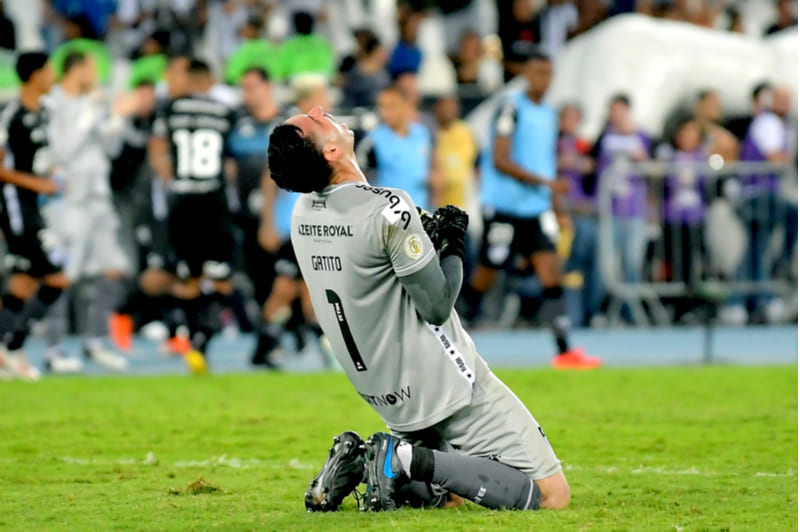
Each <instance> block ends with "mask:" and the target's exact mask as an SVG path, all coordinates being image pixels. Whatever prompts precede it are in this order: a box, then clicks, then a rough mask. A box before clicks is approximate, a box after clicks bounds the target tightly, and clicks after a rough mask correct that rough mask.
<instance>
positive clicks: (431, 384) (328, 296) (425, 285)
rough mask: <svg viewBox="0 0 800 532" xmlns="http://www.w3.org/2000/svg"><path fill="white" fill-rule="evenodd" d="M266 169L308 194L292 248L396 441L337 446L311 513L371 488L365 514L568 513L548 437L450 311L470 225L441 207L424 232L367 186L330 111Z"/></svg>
mask: <svg viewBox="0 0 800 532" xmlns="http://www.w3.org/2000/svg"><path fill="white" fill-rule="evenodd" d="M268 155H269V169H270V173H271V176H272V179H274V180H275V182H276V183H277V185H278V186H279V187H281V188H283V189H286V190H290V191H296V192H302V193H305V194H304V195H303V196H302V197H301V198H300V199H299V200H298V201H297V204H296V206H295V209H294V213H293V216H292V226H291V238H292V244H293V245H294V249H295V252H296V254H297V260H298V263H299V265H300V270H301V271H302V273H303V278H304V279H305V280H306V282H307V284H308V289H309V292H310V294H311V300H312V303H313V306H314V310H315V312H316V314H317V316H318V318H319V323H320V326H321V327H322V329H323V331H324V332H325V334H326V336H327V337H328V338H329V340H330V342H331V345H332V347H333V350H334V352H335V353H336V356H337V358H338V360H339V362H340V363H341V365H342V367H343V368H344V371H345V372H346V374H347V376H348V377H349V379H350V381H351V382H352V384H353V386H355V388H356V390H357V391H358V393H359V395H361V397H362V398H363V399H364V400H365V401H367V403H369V405H370V406H371V407H373V408H374V409H375V411H376V412H377V413H378V414H379V415H380V416H381V418H383V420H384V421H385V422H386V424H387V425H388V427H389V429H390V430H391V434H384V433H376V434H373V435H372V436H371V437H370V438H369V440H368V441H367V442H366V444H365V443H364V442H363V441H362V440H361V438H360V437H358V435H357V434H355V433H353V432H347V433H344V434H341V435H340V436H338V437H337V438H336V439H335V443H334V446H333V448H332V449H331V452H330V455H329V457H328V461H327V462H326V464H325V466H324V467H323V469H322V471H320V473H319V474H318V475H317V477H316V478H315V479H314V481H313V482H312V485H311V489H309V492H308V493H307V494H306V506H307V507H308V508H309V510H336V509H337V508H338V506H339V504H340V503H341V501H342V499H343V498H344V497H345V496H346V495H347V494H348V493H350V492H351V491H353V490H354V489H355V488H356V487H357V486H358V484H359V483H360V482H361V481H362V477H363V479H365V480H366V482H367V492H366V498H365V502H364V505H365V508H366V509H368V510H388V509H395V508H397V507H399V506H401V505H404V504H414V505H429V506H437V505H442V503H443V501H444V497H443V496H442V493H443V492H449V493H452V494H455V495H458V496H459V497H462V498H464V499H468V500H471V501H473V502H476V503H478V504H480V505H482V506H486V507H488V508H493V509H501V508H506V509H520V510H525V509H529V510H534V509H538V508H564V507H566V506H567V505H568V504H569V500H570V491H569V486H568V484H567V480H566V478H565V477H564V473H563V472H562V471H561V464H560V462H559V460H558V459H557V458H556V456H555V454H554V452H553V449H552V447H551V446H550V443H549V442H548V440H547V438H546V437H545V435H544V431H542V429H541V427H540V426H539V424H538V423H537V422H536V420H535V419H534V418H533V416H532V415H531V413H530V412H529V411H528V410H527V409H526V408H525V406H524V405H523V404H522V402H521V401H520V400H519V399H518V398H517V397H516V396H515V395H514V394H513V393H512V392H511V390H509V389H508V388H507V387H506V386H505V385H504V384H503V383H502V382H501V381H500V380H499V379H498V378H497V377H496V376H495V375H494V374H493V373H492V372H491V370H489V368H488V366H487V365H486V363H485V362H484V361H483V359H481V357H480V356H479V355H478V353H477V352H476V350H475V346H474V344H473V343H472V340H471V339H470V337H469V335H468V334H467V333H466V332H465V331H464V329H463V328H462V327H461V323H460V321H459V319H458V316H457V314H456V313H455V312H454V311H453V303H454V302H455V299H456V296H457V295H458V291H459V289H460V286H461V281H462V261H463V258H464V238H465V233H466V229H467V215H466V213H464V212H463V211H461V210H459V209H457V208H455V207H446V208H444V209H440V210H438V211H437V212H436V213H435V215H434V216H433V217H430V216H429V215H423V217H424V218H425V220H424V222H423V220H422V219H421V218H420V215H419V214H418V212H417V210H416V208H415V207H414V205H413V203H412V202H411V200H410V198H409V197H408V195H407V194H406V193H405V192H403V191H401V190H397V189H390V188H376V187H372V186H370V185H368V184H367V181H366V179H365V178H364V174H363V173H362V172H361V169H360V168H359V167H358V164H357V163H356V158H355V156H354V153H353V133H352V132H351V131H350V130H349V129H348V128H347V127H346V126H344V125H343V124H341V123H339V122H337V121H336V120H335V119H334V118H333V117H332V116H330V115H328V114H326V113H323V111H322V109H321V108H315V109H313V110H312V111H311V112H309V113H308V114H303V115H296V116H293V117H291V118H290V119H288V120H287V121H286V122H285V123H284V124H282V125H280V126H278V127H276V128H275V130H274V131H273V132H272V134H271V136H270V142H269V154H268ZM423 223H424V225H423ZM426 229H427V232H426ZM429 233H430V234H429Z"/></svg>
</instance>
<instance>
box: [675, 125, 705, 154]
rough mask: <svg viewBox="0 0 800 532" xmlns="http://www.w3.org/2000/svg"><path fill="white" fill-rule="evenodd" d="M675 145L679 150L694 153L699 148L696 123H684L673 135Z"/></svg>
mask: <svg viewBox="0 0 800 532" xmlns="http://www.w3.org/2000/svg"><path fill="white" fill-rule="evenodd" d="M675 144H676V145H677V146H678V149H679V150H682V151H694V150H696V149H697V148H698V147H699V146H700V127H699V126H698V125H697V122H694V121H691V122H686V123H685V124H684V125H683V126H681V128H680V129H679V130H678V131H677V133H675Z"/></svg>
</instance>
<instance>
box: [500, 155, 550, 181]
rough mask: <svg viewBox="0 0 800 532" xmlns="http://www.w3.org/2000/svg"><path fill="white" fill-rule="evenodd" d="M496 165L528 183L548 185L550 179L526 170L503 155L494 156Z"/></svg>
mask: <svg viewBox="0 0 800 532" xmlns="http://www.w3.org/2000/svg"><path fill="white" fill-rule="evenodd" d="M494 167H495V168H497V170H499V171H500V172H502V173H504V174H506V175H508V176H510V177H513V178H514V179H516V180H517V181H522V182H523V183H525V184H527V185H546V184H547V183H548V180H546V179H544V178H543V177H540V176H538V175H536V174H532V173H530V172H526V171H525V170H523V169H522V168H521V167H520V166H519V165H517V164H516V163H514V162H513V161H510V160H508V159H506V158H503V157H495V158H494Z"/></svg>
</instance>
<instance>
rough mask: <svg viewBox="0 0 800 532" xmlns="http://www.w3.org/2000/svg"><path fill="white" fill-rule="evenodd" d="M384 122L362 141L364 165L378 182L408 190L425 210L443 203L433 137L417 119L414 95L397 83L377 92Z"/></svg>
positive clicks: (379, 184) (361, 153)
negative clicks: (373, 170)
mask: <svg viewBox="0 0 800 532" xmlns="http://www.w3.org/2000/svg"><path fill="white" fill-rule="evenodd" d="M378 110H379V111H380V115H381V120H382V122H383V123H382V124H381V125H379V126H378V127H376V128H375V129H373V130H372V131H370V133H369V135H368V136H367V137H366V138H365V139H364V140H363V141H362V142H361V143H360V144H359V146H358V152H359V159H360V161H361V165H362V166H364V167H368V168H374V169H375V180H374V182H375V184H376V185H378V186H381V187H394V188H400V189H402V190H405V191H406V192H408V194H409V195H410V196H411V198H412V199H413V200H414V202H415V204H416V205H419V206H420V207H422V208H423V209H429V208H431V207H436V206H438V205H439V204H440V203H439V202H440V199H441V198H440V196H441V189H442V186H441V185H442V179H441V174H440V173H439V172H438V171H437V167H436V164H435V159H434V157H433V137H432V136H431V132H430V131H429V130H428V128H426V127H425V126H424V125H422V124H420V123H419V122H416V121H415V120H414V114H415V110H414V106H413V105H412V102H411V97H410V96H409V95H408V94H406V93H405V91H404V90H403V89H401V88H400V87H398V86H391V87H387V88H385V89H384V90H382V91H381V92H380V94H379V95H378Z"/></svg>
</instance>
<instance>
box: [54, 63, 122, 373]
mask: <svg viewBox="0 0 800 532" xmlns="http://www.w3.org/2000/svg"><path fill="white" fill-rule="evenodd" d="M63 71H64V76H63V78H62V81H61V84H60V85H58V86H57V87H55V88H54V89H53V91H52V93H51V94H50V96H49V97H48V107H49V108H50V115H51V120H50V127H49V130H48V135H49V141H50V151H51V154H52V156H53V161H54V162H55V163H56V164H57V165H58V166H59V167H61V168H62V169H63V171H64V179H65V187H64V194H63V198H64V200H63V205H62V206H61V209H59V210H57V211H55V212H53V213H50V214H49V216H51V217H52V220H53V222H52V225H53V226H54V229H55V228H56V227H57V228H58V231H57V233H58V236H59V238H61V239H62V242H63V245H64V252H65V257H66V262H65V271H66V274H67V277H68V278H69V279H70V281H71V282H73V283H75V282H77V281H78V280H83V281H86V282H87V283H88V286H90V287H91V297H90V298H89V301H88V308H87V321H86V339H85V342H84V352H85V354H86V357H87V358H88V359H90V360H93V361H95V362H97V363H99V364H102V365H103V366H105V367H107V368H109V369H114V370H122V369H125V368H127V366H128V361H127V359H125V358H124V357H123V356H121V355H120V354H118V353H116V352H115V351H114V349H112V346H111V345H110V344H109V342H108V334H109V330H108V323H109V317H110V316H111V314H112V312H113V311H114V309H115V308H116V306H117V305H118V304H119V301H120V300H121V299H122V297H124V291H125V285H124V282H123V281H124V278H125V277H126V276H127V275H129V274H130V270H131V264H130V258H129V257H128V256H127V255H126V253H125V251H124V249H123V248H122V245H121V243H120V237H119V231H120V221H119V217H118V215H117V211H116V210H115V209H114V204H113V201H112V196H111V186H110V181H109V174H110V172H111V156H112V155H115V154H116V153H118V152H119V150H120V149H121V146H122V133H123V126H124V121H123V119H124V117H125V116H127V115H129V114H130V113H131V112H133V110H134V107H135V104H136V101H135V99H134V98H135V96H134V95H128V96H125V97H122V98H120V99H119V100H117V101H116V102H114V104H113V106H112V104H111V102H107V101H104V99H103V97H102V95H101V94H100V93H98V92H97V86H96V81H97V72H96V67H95V63H94V60H93V59H92V57H91V56H89V55H84V54H82V53H79V52H71V53H69V54H67V56H66V57H65V59H64V64H63ZM57 310H58V311H59V312H55V313H54V314H55V315H51V316H50V321H51V323H50V326H51V332H52V329H55V333H56V335H55V337H54V338H51V342H52V343H53V345H52V346H51V350H52V351H55V352H57V351H58V350H59V349H60V347H59V343H60V340H61V339H62V338H60V337H59V336H63V334H65V333H66V327H61V328H60V329H59V327H58V323H66V321H67V320H66V316H67V311H66V301H64V302H63V304H62V305H57Z"/></svg>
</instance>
